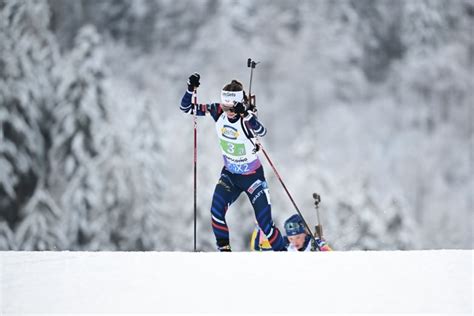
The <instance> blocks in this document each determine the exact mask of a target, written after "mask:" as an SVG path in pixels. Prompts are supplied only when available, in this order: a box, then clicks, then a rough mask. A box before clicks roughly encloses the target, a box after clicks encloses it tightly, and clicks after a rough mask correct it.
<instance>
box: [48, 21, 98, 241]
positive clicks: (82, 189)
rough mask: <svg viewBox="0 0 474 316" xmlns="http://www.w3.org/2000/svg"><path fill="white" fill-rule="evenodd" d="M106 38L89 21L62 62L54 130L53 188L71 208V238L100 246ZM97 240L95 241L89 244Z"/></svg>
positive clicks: (61, 202)
mask: <svg viewBox="0 0 474 316" xmlns="http://www.w3.org/2000/svg"><path fill="white" fill-rule="evenodd" d="M100 45H101V39H100V36H99V35H98V34H97V32H96V30H95V28H94V27H93V26H84V27H83V28H82V29H81V30H80V31H79V34H78V36H77V38H76V41H75V46H74V49H73V50H72V51H71V52H70V53H69V55H68V56H66V58H64V62H63V63H62V64H60V65H59V67H58V69H57V70H58V72H59V75H58V76H59V78H60V83H59V87H58V100H59V101H58V104H57V105H56V108H55V111H54V114H55V122H56V124H55V126H54V130H53V139H52V150H51V151H50V153H49V158H50V159H51V161H52V168H51V176H50V178H49V183H48V184H49V187H50V190H51V192H52V195H53V196H54V197H55V199H57V200H58V203H59V205H60V207H61V208H63V209H64V210H65V212H66V216H67V218H68V219H69V220H68V225H69V227H68V230H69V231H68V238H69V239H70V240H71V241H72V242H73V244H74V245H76V246H78V247H80V248H83V247H85V248H87V247H89V246H90V247H92V249H99V247H98V245H100V242H99V241H98V240H94V238H95V237H96V236H95V235H96V234H97V235H100V234H102V233H103V227H102V225H103V224H105V223H106V214H102V205H101V203H100V202H101V200H100V196H99V194H100V189H101V187H102V185H103V183H101V181H100V179H99V178H98V177H97V170H95V169H94V166H95V165H94V159H98V157H99V152H100V150H101V148H102V146H103V145H104V144H103V143H101V142H102V140H103V137H102V135H103V133H102V129H101V127H102V121H104V120H106V119H107V117H106V107H105V104H106V96H105V91H104V88H103V86H102V85H103V79H104V65H103V50H102V49H101V47H100ZM89 243H93V244H94V246H92V245H89Z"/></svg>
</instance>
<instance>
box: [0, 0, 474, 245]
mask: <svg viewBox="0 0 474 316" xmlns="http://www.w3.org/2000/svg"><path fill="white" fill-rule="evenodd" d="M473 21H474V4H473V3H472V1H468V0H452V1H443V0H415V1H409V0H405V1H389V0H380V1H373V0H357V1H355V0H354V1H347V0H336V1H314V0H300V1H296V2H295V1H283V0H277V1H275V0H273V1H270V0H263V1H250V0H247V1H231V0H223V1H217V0H200V1H191V0H180V1H175V0H160V1H158V0H157V1H152V0H136V1H126V0H114V1H112V0H110V1H92V0H83V1H67V0H49V1H46V0H44V1H19V0H18V1H13V0H7V1H6V0H0V250H7V249H13V250H65V249H69V250H159V251H163V250H179V251H191V250H192V248H193V156H192V155H193V122H192V117H191V116H190V115H187V114H184V113H182V112H181V111H180V110H179V102H180V99H181V96H182V94H183V93H184V91H185V89H186V80H187V77H188V76H189V74H190V73H192V72H194V71H198V72H199V73H200V74H201V86H200V88H199V92H198V101H199V102H202V103H207V102H217V101H219V95H220V89H221V88H222V87H223V86H224V84H226V83H228V82H230V80H232V79H239V80H241V81H242V82H243V83H244V85H245V86H248V81H249V74H250V72H249V69H248V68H247V66H246V62H247V58H249V57H251V58H253V59H255V60H257V61H260V62H261V63H260V64H259V65H258V66H257V68H256V70H255V72H254V81H253V85H252V92H254V93H256V94H257V107H258V110H259V111H258V112H259V118H260V120H261V122H262V123H263V124H264V125H265V126H266V127H267V129H268V134H267V136H265V138H264V139H263V140H262V142H263V145H264V146H265V148H266V150H267V152H268V153H269V155H270V157H271V159H272V161H273V163H274V164H275V165H276V168H277V169H278V171H279V173H280V175H281V176H282V178H283V181H285V183H286V185H287V187H288V188H289V190H290V192H291V193H292V195H293V196H294V198H295V200H296V203H297V205H298V206H299V208H300V209H301V211H302V213H303V215H304V216H305V218H306V219H307V221H308V222H310V223H311V225H315V224H316V212H315V209H314V207H313V201H312V197H311V196H312V193H313V192H318V193H319V194H320V195H321V197H322V203H321V208H320V211H321V220H322V224H323V225H324V232H325V235H326V238H327V239H328V241H329V243H330V244H331V245H332V246H333V248H335V249H337V250H355V249H371V250H382V249H439V248H464V249H472V248H473V247H472V246H473V237H472V214H473V195H474V193H473V186H474V179H473V178H474V176H473V174H474V170H473V121H474V114H473V113H474V110H473V107H474V104H473V91H474V79H473V76H472V73H474V66H473V57H474V36H473ZM198 140H199V147H198V180H199V183H198V248H199V249H202V250H204V251H212V250H214V248H215V246H214V236H213V234H212V232H211V226H210V212H209V209H210V205H211V197H212V192H213V190H214V186H215V184H216V182H217V179H218V177H219V173H220V169H221V168H222V157H221V155H220V150H219V148H218V141H217V137H216V135H215V131H214V126H213V120H212V118H210V117H201V118H199V122H198ZM261 159H262V160H263V161H264V160H265V158H264V157H263V155H262V156H261ZM264 167H265V173H266V177H267V180H268V181H269V186H270V193H271V197H272V212H273V217H274V219H275V222H276V224H277V226H279V227H280V228H281V227H282V224H283V222H284V220H285V219H286V218H287V217H289V216H291V215H292V214H293V213H295V211H294V209H293V207H292V204H291V203H290V201H289V199H288V197H287V196H286V194H285V192H284V191H283V189H282V188H281V185H280V183H279V182H278V180H277V178H276V177H275V175H274V174H273V172H272V169H271V168H270V166H269V165H268V164H267V163H264ZM227 218H228V224H229V227H230V231H231V241H232V247H233V249H235V250H248V249H249V244H248V243H249V236H250V233H251V231H252V230H253V227H254V215H253V210H252V209H251V204H250V202H249V201H248V200H247V198H246V196H245V195H242V196H241V197H240V198H239V200H238V201H237V202H236V203H235V204H234V205H232V206H231V208H230V210H229V212H228V217H227Z"/></svg>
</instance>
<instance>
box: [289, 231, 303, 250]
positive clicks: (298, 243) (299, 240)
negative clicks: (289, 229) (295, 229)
mask: <svg viewBox="0 0 474 316" xmlns="http://www.w3.org/2000/svg"><path fill="white" fill-rule="evenodd" d="M305 238H306V234H305V233H302V234H298V235H294V236H288V240H289V241H290V243H291V244H292V245H293V246H294V247H295V248H296V249H301V248H302V247H303V246H304V240H305Z"/></svg>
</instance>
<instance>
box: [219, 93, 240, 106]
mask: <svg viewBox="0 0 474 316" xmlns="http://www.w3.org/2000/svg"><path fill="white" fill-rule="evenodd" d="M221 101H222V103H224V104H233V103H234V101H235V102H242V101H244V92H243V91H225V90H222V92H221Z"/></svg>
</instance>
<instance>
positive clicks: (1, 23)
mask: <svg viewBox="0 0 474 316" xmlns="http://www.w3.org/2000/svg"><path fill="white" fill-rule="evenodd" d="M48 23H49V8H48V6H47V4H46V3H45V2H44V1H2V2H0V217H1V218H3V219H4V220H5V221H6V223H8V225H9V227H10V229H12V230H15V229H16V227H17V225H18V224H19V222H20V221H21V220H22V218H23V217H24V216H25V214H23V213H22V211H21V210H22V208H23V207H25V205H26V204H27V203H28V201H29V199H30V198H31V196H32V195H33V194H34V192H35V190H36V188H37V185H38V182H39V181H40V179H41V178H43V177H44V174H45V170H46V168H47V161H46V157H45V156H46V150H47V147H48V141H49V140H48V133H47V126H46V125H45V124H44V122H45V121H47V117H48V116H49V113H50V109H51V105H52V104H53V103H54V100H55V98H54V85H53V84H54V83H53V76H52V67H53V65H54V64H55V63H56V61H57V60H58V49H57V46H56V43H55V40H54V37H53V35H52V33H51V32H50V31H49V29H48Z"/></svg>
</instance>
